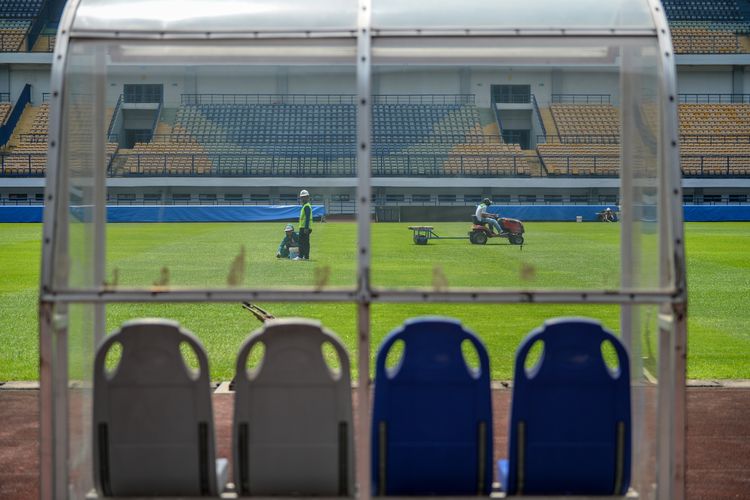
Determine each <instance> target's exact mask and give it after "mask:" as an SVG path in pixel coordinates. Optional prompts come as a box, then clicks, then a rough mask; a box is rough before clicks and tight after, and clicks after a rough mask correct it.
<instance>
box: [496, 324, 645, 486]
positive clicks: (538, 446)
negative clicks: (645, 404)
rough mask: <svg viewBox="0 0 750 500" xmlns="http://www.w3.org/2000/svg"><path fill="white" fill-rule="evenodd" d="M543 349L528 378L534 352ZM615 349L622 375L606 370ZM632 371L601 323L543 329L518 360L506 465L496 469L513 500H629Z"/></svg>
mask: <svg viewBox="0 0 750 500" xmlns="http://www.w3.org/2000/svg"><path fill="white" fill-rule="evenodd" d="M537 341H542V342H543V352H542V355H541V358H540V360H539V362H538V363H537V364H536V365H535V366H534V367H533V368H531V369H530V370H529V371H528V372H527V370H526V368H525V363H526V358H527V356H528V355H529V351H530V349H531V347H532V346H533V345H534V344H535V343H536V342H537ZM605 342H609V343H611V345H612V346H613V347H614V350H615V352H616V353H617V362H618V365H619V368H618V369H617V370H616V371H613V370H611V369H610V368H608V366H607V365H606V364H605V360H604V358H603V355H602V344H603V343H605ZM630 422H631V417H630V370H629V365H628V355H627V352H626V351H625V348H624V347H623V345H622V344H621V342H620V341H619V340H618V339H617V337H615V336H614V335H613V334H612V333H610V332H609V331H607V330H605V329H604V328H602V326H601V324H599V323H598V322H596V321H593V320H589V319H583V318H561V319H556V320H551V321H547V322H545V324H544V326H542V327H541V328H539V329H537V330H534V331H533V332H531V334H530V335H529V336H528V337H527V338H526V339H525V340H524V341H523V343H522V344H521V346H520V347H519V349H518V352H517V354H516V366H515V373H514V379H513V399H512V402H511V415H510V429H509V433H508V434H509V438H510V439H509V456H510V459H509V460H508V461H506V460H501V461H500V464H499V469H500V482H501V485H502V487H503V490H504V491H505V492H506V493H508V494H511V495H515V494H524V495H547V494H574V495H624V494H625V493H626V492H627V489H628V486H629V484H630V459H631V457H630V453H631V430H630V429H631V423H630Z"/></svg>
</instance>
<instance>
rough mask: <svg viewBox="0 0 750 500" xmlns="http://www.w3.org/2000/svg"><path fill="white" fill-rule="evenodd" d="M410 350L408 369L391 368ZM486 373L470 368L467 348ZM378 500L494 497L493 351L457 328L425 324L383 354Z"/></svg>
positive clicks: (377, 418) (413, 323) (395, 335)
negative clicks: (386, 499) (394, 358)
mask: <svg viewBox="0 0 750 500" xmlns="http://www.w3.org/2000/svg"><path fill="white" fill-rule="evenodd" d="M397 341H401V342H403V354H402V357H401V360H400V363H399V364H398V365H397V366H395V367H393V368H388V367H387V366H386V359H387V358H388V353H389V351H390V350H391V349H392V348H394V344H395V343H396V342H397ZM465 342H466V343H468V344H470V345H469V346H466V347H469V348H473V349H474V350H475V351H476V354H477V357H478V359H479V366H478V367H477V368H476V369H472V368H471V367H469V366H468V365H467V364H466V361H465V360H464V355H463V353H462V344H464V343H465ZM372 480H373V490H374V493H375V494H377V495H433V494H437V495H477V494H479V495H486V494H489V492H490V487H491V482H492V402H491V394H490V367H489V358H488V356H487V351H486V349H485V347H484V345H483V344H482V342H481V341H480V340H479V338H478V337H477V336H476V335H475V334H474V333H472V332H471V331H469V330H467V329H466V328H464V327H463V326H462V325H461V323H460V322H459V321H457V320H453V319H449V318H440V317H424V318H416V319H412V320H409V321H407V322H406V323H404V325H403V326H402V327H400V328H398V329H396V330H394V331H393V332H391V333H390V334H389V335H388V337H387V338H386V339H385V341H384V342H383V344H382V345H381V346H380V349H379V350H378V354H377V359H376V368H375V396H374V406H373V419H372Z"/></svg>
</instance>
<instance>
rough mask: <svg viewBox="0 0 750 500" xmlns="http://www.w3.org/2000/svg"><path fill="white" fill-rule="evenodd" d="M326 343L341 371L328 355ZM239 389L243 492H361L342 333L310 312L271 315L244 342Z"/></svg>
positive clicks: (238, 459)
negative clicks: (251, 363)
mask: <svg viewBox="0 0 750 500" xmlns="http://www.w3.org/2000/svg"><path fill="white" fill-rule="evenodd" d="M260 343H262V344H263V346H264V354H263V358H262V360H261V361H260V362H259V364H258V365H257V366H256V367H255V368H254V369H253V370H252V371H248V369H247V360H248V356H249V355H250V353H251V351H252V350H253V348H254V347H255V346H257V345H258V344H260ZM326 343H327V344H330V346H331V347H332V348H333V352H335V354H336V356H337V357H338V362H339V369H338V371H335V372H334V371H333V370H332V369H331V368H329V366H328V364H327V363H326V360H325V359H324V357H323V346H324V344H326ZM235 391H236V392H235V406H234V424H233V425H234V429H233V432H234V437H233V451H234V480H235V483H236V484H237V491H238V492H239V494H240V495H285V496H289V495H323V496H351V495H353V493H354V450H353V427H352V394H351V379H350V373H349V355H348V354H347V352H346V349H345V348H344V346H343V344H342V343H341V341H340V340H339V339H338V337H337V336H336V335H335V334H333V333H332V332H331V331H329V330H327V329H324V328H322V327H321V325H320V323H319V322H317V321H311V320H307V319H273V320H269V321H267V322H266V323H265V324H264V326H263V327H262V328H261V329H259V330H256V331H255V332H253V333H252V334H251V335H250V337H249V338H248V339H247V340H246V341H245V343H244V344H243V345H242V348H241V349H240V353H239V355H238V357H237V371H236V375H235Z"/></svg>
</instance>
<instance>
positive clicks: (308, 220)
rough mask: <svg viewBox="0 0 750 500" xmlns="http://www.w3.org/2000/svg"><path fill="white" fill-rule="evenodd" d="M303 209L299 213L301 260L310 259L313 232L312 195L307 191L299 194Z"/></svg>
mask: <svg viewBox="0 0 750 500" xmlns="http://www.w3.org/2000/svg"><path fill="white" fill-rule="evenodd" d="M299 199H300V203H301V204H302V209H301V210H300V211H299V259H300V260H308V259H309V258H310V233H311V232H312V222H313V214H312V205H311V204H310V193H308V192H307V189H303V190H302V191H300V192H299Z"/></svg>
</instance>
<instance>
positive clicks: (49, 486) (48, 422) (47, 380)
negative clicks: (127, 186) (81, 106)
mask: <svg viewBox="0 0 750 500" xmlns="http://www.w3.org/2000/svg"><path fill="white" fill-rule="evenodd" d="M78 3H79V0H70V1H68V2H67V4H66V6H65V10H64V11H63V14H62V16H61V18H60V23H59V27H58V33H57V43H56V45H55V53H54V57H53V64H52V71H51V75H50V90H51V92H50V116H49V134H48V153H47V173H46V178H47V184H46V187H45V194H44V205H45V209H44V227H43V230H42V269H41V280H40V281H41V283H40V290H41V293H48V292H51V291H53V290H54V289H55V288H56V287H57V286H58V285H59V284H61V283H63V284H64V283H65V282H66V281H67V267H66V266H67V262H68V259H67V252H68V237H67V231H68V227H67V213H68V212H67V210H66V205H67V202H66V197H67V195H68V193H67V187H68V183H67V175H66V172H65V171H64V170H63V169H61V165H62V158H63V156H62V152H61V149H62V144H63V133H62V132H63V128H62V118H63V117H62V109H63V92H64V90H65V88H64V78H63V76H64V71H65V65H66V62H67V50H68V38H69V35H70V26H71V25H72V23H73V16H74V13H75V11H76V9H77V8H78ZM39 315H40V317H39V381H40V393H39V470H40V485H39V497H40V498H41V499H42V500H51V499H53V498H66V497H67V486H68V462H67V458H68V457H67V453H68V442H67V436H68V420H67V417H68V406H67V402H68V399H67V398H68V392H67V390H68V378H67V377H68V371H67V355H68V351H67V324H66V322H67V307H66V306H64V305H55V304H54V303H52V302H40V304H39ZM60 360H63V361H65V362H64V363H63V364H62V365H60V363H59V361H60Z"/></svg>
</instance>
